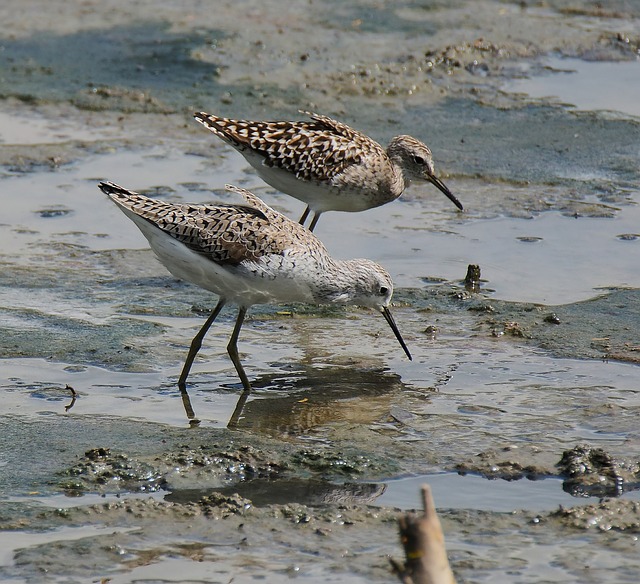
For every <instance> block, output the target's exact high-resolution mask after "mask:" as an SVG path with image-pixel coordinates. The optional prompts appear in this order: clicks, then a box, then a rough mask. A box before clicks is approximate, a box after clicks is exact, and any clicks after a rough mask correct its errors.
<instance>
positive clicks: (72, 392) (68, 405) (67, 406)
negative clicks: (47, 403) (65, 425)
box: [64, 385, 78, 412]
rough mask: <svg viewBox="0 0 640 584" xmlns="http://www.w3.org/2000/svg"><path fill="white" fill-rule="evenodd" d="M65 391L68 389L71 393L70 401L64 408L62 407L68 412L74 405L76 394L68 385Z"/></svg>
mask: <svg viewBox="0 0 640 584" xmlns="http://www.w3.org/2000/svg"><path fill="white" fill-rule="evenodd" d="M65 389H68V390H69V391H70V392H71V401H70V402H69V403H68V404H67V405H66V406H64V411H65V412H68V411H69V410H70V409H71V408H72V407H73V406H74V405H75V403H76V398H77V397H78V394H77V393H76V390H75V389H73V387H71V386H70V385H67V386H66V387H65Z"/></svg>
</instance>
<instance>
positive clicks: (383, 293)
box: [380, 286, 389, 296]
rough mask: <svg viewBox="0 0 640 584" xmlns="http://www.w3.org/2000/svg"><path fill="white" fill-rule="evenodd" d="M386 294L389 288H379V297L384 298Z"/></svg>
mask: <svg viewBox="0 0 640 584" xmlns="http://www.w3.org/2000/svg"><path fill="white" fill-rule="evenodd" d="M387 292H389V288H387V287H386V286H380V296H386V295H387Z"/></svg>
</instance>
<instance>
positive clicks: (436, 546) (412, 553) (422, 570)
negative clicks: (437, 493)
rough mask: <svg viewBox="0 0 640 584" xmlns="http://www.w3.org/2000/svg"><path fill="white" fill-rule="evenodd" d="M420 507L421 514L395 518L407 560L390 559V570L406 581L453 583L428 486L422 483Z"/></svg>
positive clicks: (435, 583)
mask: <svg viewBox="0 0 640 584" xmlns="http://www.w3.org/2000/svg"><path fill="white" fill-rule="evenodd" d="M422 506H423V509H424V514H423V515H422V516H417V515H416V514H415V513H407V514H405V515H403V516H402V517H400V518H399V519H398V526H399V528H400V541H401V542H402V545H403V547H404V552H405V556H406V560H405V563H404V566H403V565H402V564H400V563H399V562H397V561H395V560H393V559H391V560H390V562H391V566H392V568H393V571H394V573H395V574H396V575H397V576H398V578H400V581H401V582H404V583H405V584H456V581H455V578H454V576H453V572H452V571H451V567H450V566H449V560H448V559H447V550H446V549H445V545H444V534H443V533H442V526H441V525H440V519H439V518H438V514H437V512H436V506H435V504H434V502H433V496H432V494H431V487H429V485H422Z"/></svg>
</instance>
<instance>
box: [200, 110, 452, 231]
mask: <svg viewBox="0 0 640 584" xmlns="http://www.w3.org/2000/svg"><path fill="white" fill-rule="evenodd" d="M308 115H309V117H310V118H311V119H310V121H299V122H288V121H275V122H260V121H248V120H233V119H230V118H221V117H218V116H215V115H211V114H207V113H205V112H198V113H196V114H195V119H196V120H197V121H199V122H200V123H201V124H203V125H204V126H205V127H206V128H208V129H209V130H210V131H211V132H213V133H214V134H216V135H217V136H218V137H220V138H222V139H223V140H224V141H225V142H227V143H228V144H230V145H231V146H233V147H234V148H235V149H236V150H238V151H239V152H241V153H242V154H243V155H244V157H245V158H246V160H247V161H248V162H249V164H251V165H252V166H253V167H254V168H255V169H256V170H257V172H258V174H259V175H260V176H261V177H262V178H263V180H264V181H265V182H267V183H268V184H270V185H271V186H273V187H275V188H277V189H278V190H280V191H282V192H284V193H286V194H289V195H291V196H293V197H295V198H297V199H299V200H301V201H304V202H306V203H307V205H308V207H307V210H306V211H305V213H304V215H303V218H302V219H301V221H300V222H301V223H303V222H304V220H306V217H307V215H308V213H309V212H310V211H313V212H314V213H315V217H314V220H313V222H312V224H311V227H310V229H312V228H313V226H315V223H316V222H317V219H318V217H319V215H320V214H321V213H323V212H325V211H331V210H334V211H352V212H354V211H363V210H366V209H371V208H373V207H378V206H380V205H383V204H385V203H388V202H390V201H393V200H394V199H396V198H398V197H399V196H400V195H401V194H402V192H403V191H404V189H405V188H406V187H407V186H408V185H409V184H410V182H411V181H412V180H415V179H420V180H428V181H430V182H432V183H433V184H434V185H435V186H437V187H438V188H439V189H440V190H441V191H442V192H443V193H444V194H445V195H446V196H447V197H449V198H450V199H451V201H453V202H454V203H455V204H456V206H458V207H459V208H460V209H462V205H461V204H460V202H459V201H458V200H457V199H456V198H455V197H454V196H453V194H452V193H451V191H449V189H448V188H447V187H446V186H445V185H444V184H443V183H442V181H440V180H439V179H438V178H437V177H436V176H435V174H434V169H433V160H432V155H431V151H430V150H429V148H428V146H426V144H424V143H422V142H420V141H419V140H417V139H416V138H413V137H412V136H406V135H402V136H396V137H395V138H393V140H391V142H390V144H389V147H388V148H387V149H386V150H385V149H384V148H383V147H382V146H381V145H380V144H378V143H377V142H376V141H375V140H372V139H371V138H369V137H368V136H367V135H365V134H363V133H362V132H359V131H358V130H354V129H353V128H351V127H349V126H347V125H346V124H343V123H341V122H338V121H336V120H334V119H332V118H329V117H327V116H322V115H318V114H313V113H308Z"/></svg>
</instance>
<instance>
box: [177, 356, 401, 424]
mask: <svg viewBox="0 0 640 584" xmlns="http://www.w3.org/2000/svg"><path fill="white" fill-rule="evenodd" d="M405 387H406V386H405V385H404V384H403V383H402V381H401V378H400V376H399V375H397V374H396V373H393V372H391V371H389V370H388V369H383V368H375V369H374V368H356V367H352V366H324V367H318V366H304V365H299V366H295V367H291V368H290V370H288V371H286V372H282V371H280V372H278V373H270V374H266V375H261V376H259V377H257V378H255V379H254V380H253V381H252V391H242V389H241V388H242V386H241V385H240V384H233V385H231V386H229V385H225V386H222V388H221V387H220V386H218V387H216V388H211V389H209V390H208V389H205V387H204V385H203V384H201V383H199V384H198V392H202V391H207V392H208V391H215V392H218V391H221V390H224V391H229V390H238V391H239V392H240V393H239V395H238V401H237V403H236V406H235V409H234V411H233V413H232V414H231V416H230V418H229V421H228V423H227V427H228V428H231V429H244V430H252V431H256V432H260V433H266V434H278V435H282V433H286V434H301V433H305V432H306V431H308V430H309V429H311V428H313V427H315V426H319V425H321V424H323V423H326V422H330V421H336V420H345V419H351V420H354V421H355V420H360V419H362V420H363V421H365V420H364V418H367V417H371V416H375V415H376V411H377V408H376V403H377V402H380V401H381V402H382V404H383V409H385V408H387V409H388V401H389V398H390V396H391V395H393V394H395V393H398V392H400V391H402V390H403V389H404V388H405ZM180 392H181V397H182V403H183V406H184V410H185V414H186V416H187V419H188V420H189V424H190V425H192V426H197V425H198V424H199V419H198V417H197V416H196V412H195V411H194V408H193V405H192V403H191V399H190V396H189V389H188V388H187V387H183V388H181V390H180ZM362 399H366V400H367V403H368V407H366V408H364V407H362ZM385 404H386V405H385ZM369 421H370V420H369Z"/></svg>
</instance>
